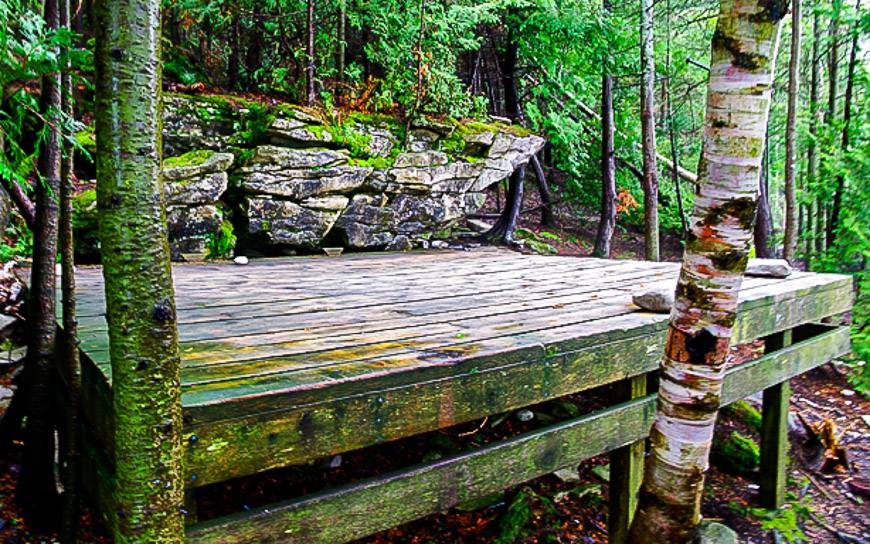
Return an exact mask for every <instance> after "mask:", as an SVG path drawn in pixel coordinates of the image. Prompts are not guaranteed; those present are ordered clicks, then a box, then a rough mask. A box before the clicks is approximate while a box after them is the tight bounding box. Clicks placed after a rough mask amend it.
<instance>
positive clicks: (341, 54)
mask: <svg viewBox="0 0 870 544" xmlns="http://www.w3.org/2000/svg"><path fill="white" fill-rule="evenodd" d="M345 2H346V0H339V7H338V83H339V85H338V89H339V94H341V93H343V92H344V89H343V88H342V85H343V84H344V70H345V62H346V58H347V6H346V5H345Z"/></svg>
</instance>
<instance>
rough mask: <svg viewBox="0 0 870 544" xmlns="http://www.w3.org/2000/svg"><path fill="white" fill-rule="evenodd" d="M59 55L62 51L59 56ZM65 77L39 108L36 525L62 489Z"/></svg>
mask: <svg viewBox="0 0 870 544" xmlns="http://www.w3.org/2000/svg"><path fill="white" fill-rule="evenodd" d="M44 10H45V20H46V23H47V25H48V28H50V29H57V28H58V27H59V26H60V6H59V2H58V0H46V1H45V3H44ZM55 53H57V51H55ZM60 96H61V89H60V72H54V73H51V74H48V75H46V76H44V77H43V78H42V92H41V95H40V109H41V110H42V114H43V117H45V118H46V119H48V120H50V121H52V122H53V123H54V124H50V125H48V126H46V131H47V133H46V136H45V139H44V141H43V144H42V148H41V149H40V151H39V160H38V168H39V177H40V179H39V180H38V181H37V182H36V183H35V185H36V216H35V220H36V222H35V228H34V229H33V269H32V272H31V283H30V308H29V309H30V315H29V319H30V335H29V338H28V344H27V368H26V369H25V372H26V374H27V378H26V380H25V385H24V386H23V387H22V389H23V391H19V394H22V395H24V401H25V406H26V409H25V414H26V418H27V419H26V423H25V430H24V455H23V459H22V466H21V477H20V479H19V480H18V500H19V501H20V502H21V504H22V506H23V507H24V512H25V515H26V516H27V518H28V520H29V521H30V523H31V525H32V526H36V527H45V526H47V525H48V524H50V523H54V522H55V521H56V519H55V513H56V511H57V510H56V506H57V504H56V503H57V486H56V483H55V479H54V470H53V468H54V454H55V440H54V417H53V414H52V400H53V396H52V393H53V390H52V381H53V377H54V375H53V361H54V349H55V337H56V334H55V333H56V330H57V325H56V323H55V306H56V303H57V297H56V295H55V288H56V281H57V277H56V272H55V262H56V260H57V229H58V226H57V218H58V202H57V195H58V191H59V189H60V162H61V150H60V131H59V128H58V127H59V125H60V123H59V122H58V121H59V114H60V106H61V104H60Z"/></svg>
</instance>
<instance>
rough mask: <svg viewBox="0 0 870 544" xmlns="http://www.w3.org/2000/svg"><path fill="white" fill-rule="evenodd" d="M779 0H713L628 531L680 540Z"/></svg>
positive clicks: (727, 322)
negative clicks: (684, 229)
mask: <svg viewBox="0 0 870 544" xmlns="http://www.w3.org/2000/svg"><path fill="white" fill-rule="evenodd" d="M787 10H788V1H787V0H722V2H721V6H720V11H719V19H718V22H717V26H716V31H715V33H714V35H713V42H712V56H711V66H710V76H709V83H708V88H707V115H706V121H705V132H704V149H703V153H702V160H701V164H700V168H699V170H700V171H699V181H700V189H699V193H698V195H697V198H696V200H695V210H694V212H693V216H692V221H691V225H690V228H691V232H690V234H689V237H688V240H687V243H686V251H685V254H684V257H683V265H682V269H681V272H680V279H679V282H678V284H677V291H676V302H675V305H674V310H673V312H672V314H671V321H670V325H669V329H668V339H667V343H666V346H665V353H664V357H663V359H662V365H661V381H660V386H659V396H658V404H657V413H656V418H655V421H654V423H653V427H652V430H651V432H650V441H651V445H652V449H651V454H650V456H649V458H648V460H647V464H646V471H645V474H644V482H643V486H642V487H641V491H640V495H639V503H638V510H637V513H636V515H635V518H634V522H633V524H632V529H631V542H644V543H668V544H679V543H684V542H688V541H689V540H690V539H691V538H692V537H693V535H694V531H695V528H696V527H697V524H698V522H699V521H700V504H701V492H702V491H703V486H704V473H705V472H706V470H707V466H708V459H709V454H710V444H711V442H712V438H713V427H714V423H715V421H716V413H717V410H718V408H719V402H720V394H721V390H722V380H723V377H724V373H725V360H726V356H727V354H728V347H729V343H730V339H731V332H732V328H733V326H734V320H735V317H736V312H737V296H738V292H739V290H740V284H741V282H742V279H743V273H744V271H745V269H746V262H747V255H748V252H749V247H750V244H751V241H752V227H753V223H754V221H755V208H756V198H757V192H758V181H759V174H760V168H761V156H762V150H763V147H764V141H765V133H766V126H767V117H768V112H769V109H770V98H771V85H772V82H773V74H774V60H775V58H776V49H777V44H778V40H779V30H780V23H781V20H782V18H783V17H784V16H785V14H786V12H787Z"/></svg>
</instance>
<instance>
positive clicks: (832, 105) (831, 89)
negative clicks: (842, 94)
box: [825, 0, 843, 126]
mask: <svg viewBox="0 0 870 544" xmlns="http://www.w3.org/2000/svg"><path fill="white" fill-rule="evenodd" d="M832 1H833V7H834V14H833V16H832V17H831V26H830V27H829V28H828V109H827V111H825V123H826V124H827V125H828V126H830V125H831V124H833V122H834V118H836V117H837V92H838V91H837V89H838V87H839V85H838V84H839V81H838V75H837V71H838V68H839V63H840V51H839V44H838V43H837V41H838V40H839V33H840V9H841V7H842V5H843V0H832Z"/></svg>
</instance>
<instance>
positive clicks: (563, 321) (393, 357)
mask: <svg viewBox="0 0 870 544" xmlns="http://www.w3.org/2000/svg"><path fill="white" fill-rule="evenodd" d="M823 288H824V285H822V286H819V287H817V288H814V289H823ZM850 296H851V295H850V293H849V292H848V291H844V290H843V289H841V288H840V287H839V286H837V288H836V289H834V290H830V289H826V290H821V291H813V292H807V293H806V294H805V296H804V297H803V298H801V299H798V300H797V301H794V300H790V299H787V298H781V299H779V300H776V301H775V302H774V303H772V304H768V305H755V307H753V308H750V309H748V310H744V306H743V305H741V308H740V314H739V316H738V321H737V324H736V325H735V339H734V341H735V342H745V341H749V340H753V339H755V338H757V337H759V336H763V335H767V334H771V333H773V332H775V331H777V330H780V329H781V328H787V327H794V326H797V325H800V324H802V323H806V322H811V321H816V320H819V319H821V318H823V317H826V316H828V315H831V313H835V312H836V311H838V310H839V311H845V309H848V307H849V304H850V302H849V301H850V298H849V297H850ZM625 308H626V310H629V309H630V308H629V307H625ZM631 308H633V307H631ZM841 308H842V309H841ZM614 310H615V311H614V312H609V311H608V310H607V309H606V307H603V308H600V309H596V308H584V311H583V312H577V313H581V315H583V316H584V317H586V319H583V320H580V321H574V320H572V319H571V317H573V314H572V316H568V317H560V316H554V318H553V319H552V320H550V321H549V325H545V324H542V323H547V321H546V320H544V322H538V326H530V327H527V328H523V327H524V325H523V326H519V327H517V326H514V327H511V324H510V323H506V324H495V323H494V324H492V326H491V327H493V328H494V327H499V329H498V330H493V331H491V332H490V333H486V332H485V331H482V330H476V329H474V327H472V328H469V329H467V330H464V331H462V332H463V334H464V336H463V337H462V338H457V337H456V335H446V337H444V338H437V337H435V338H432V337H426V336H423V337H417V338H415V339H413V341H411V342H409V345H399V346H397V345H395V344H394V343H385V344H384V343H382V344H370V345H369V346H367V347H366V348H365V350H363V351H364V353H362V354H361V356H359V357H356V358H353V357H350V358H349V357H348V354H349V353H348V352H339V353H337V354H331V353H329V352H324V353H320V354H318V355H316V357H318V358H319V359H320V360H321V362H320V363H315V364H311V362H307V361H306V360H305V359H306V357H307V356H303V358H302V359H303V360H302V361H301V362H300V361H296V360H293V358H292V357H291V358H288V359H289V360H288V361H282V360H281V359H277V360H265V361H256V362H253V363H252V364H254V365H256V367H257V369H258V370H259V372H258V375H256V376H254V375H249V377H246V378H244V379H242V378H238V376H234V373H232V372H225V373H223V376H226V377H225V378H220V377H218V378H217V380H214V379H213V380H209V381H203V382H201V384H200V385H194V384H192V383H191V382H190V381H188V380H185V384H184V388H185V393H186V394H187V395H188V398H190V396H191V395H193V396H196V397H198V396H200V395H199V394H197V393H195V392H200V393H201V394H202V395H205V396H207V397H208V398H209V399H211V400H215V399H217V398H220V397H223V398H236V397H245V396H247V395H249V394H264V393H266V392H267V391H268V389H269V388H272V389H274V390H281V391H283V390H289V389H292V388H294V387H297V388H300V389H306V388H317V387H318V386H317V384H318V383H322V384H324V385H325V386H329V387H332V386H334V385H335V384H336V383H338V382H340V381H345V380H352V381H358V380H360V379H362V378H363V376H365V375H370V376H372V377H373V378H378V379H388V378H387V376H388V375H389V374H400V373H407V372H409V371H411V370H414V369H419V368H427V367H430V366H433V365H437V364H442V365H443V364H447V365H449V364H453V361H455V360H456V359H460V358H462V357H463V356H467V355H468V354H469V353H473V354H474V355H475V356H476V357H478V358H482V357H483V356H484V355H485V354H486V353H488V352H490V351H492V352H493V353H497V352H501V351H502V350H504V349H507V347H509V346H510V345H513V346H515V347H516V348H520V347H522V346H523V345H526V344H535V343H542V344H544V345H546V346H547V349H549V350H553V351H560V350H570V349H571V348H570V343H571V342H572V341H574V340H575V339H582V338H585V337H587V336H593V335H595V334H597V333H598V332H599V331H600V330H601V328H600V324H599V323H597V322H596V321H595V320H596V319H598V320H604V319H609V318H611V317H613V316H615V315H622V314H626V315H629V316H635V318H636V319H637V324H636V326H637V328H638V334H641V333H644V332H645V331H643V330H642V328H643V327H649V326H651V325H650V323H651V322H652V323H656V324H657V325H660V324H662V323H664V322H666V321H667V316H666V315H662V314H648V313H645V312H636V311H635V312H629V311H622V312H620V311H619V308H618V307H614ZM599 311H600V313H595V312H599ZM590 317H594V319H590ZM574 319H576V318H574ZM627 319H631V317H628V318H627ZM647 332H648V331H647ZM351 349H353V347H351ZM350 354H351V355H352V354H353V352H351V353H350ZM294 365H295V366H294ZM282 368H286V369H287V370H286V371H282V370H281V369H282ZM185 376H187V374H186V373H185Z"/></svg>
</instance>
